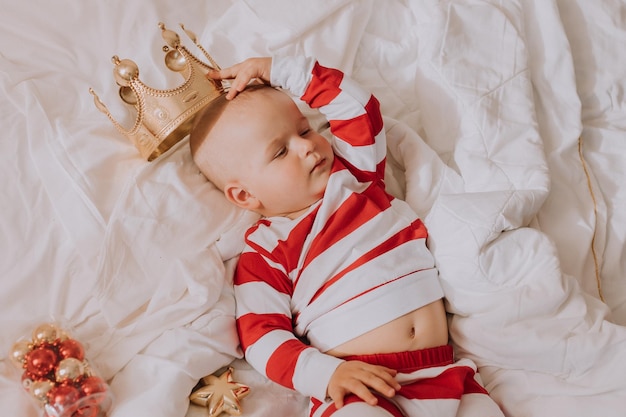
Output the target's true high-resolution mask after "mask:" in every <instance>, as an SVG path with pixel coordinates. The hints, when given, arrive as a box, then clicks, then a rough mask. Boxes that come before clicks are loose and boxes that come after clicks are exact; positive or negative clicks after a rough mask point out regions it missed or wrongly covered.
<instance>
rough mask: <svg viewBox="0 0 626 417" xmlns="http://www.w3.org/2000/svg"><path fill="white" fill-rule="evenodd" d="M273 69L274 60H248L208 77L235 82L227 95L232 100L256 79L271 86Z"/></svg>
mask: <svg viewBox="0 0 626 417" xmlns="http://www.w3.org/2000/svg"><path fill="white" fill-rule="evenodd" d="M271 67H272V58H248V59H246V60H245V61H243V62H240V63H239V64H235V65H233V66H232V67H228V68H224V69H222V70H219V71H217V70H212V71H209V73H208V74H207V76H208V77H210V78H213V79H215V80H233V81H231V83H230V90H229V91H228V94H226V98H227V99H228V100H232V99H233V98H235V96H236V95H237V94H239V93H240V92H242V91H243V90H244V88H246V86H247V85H248V83H249V82H250V81H251V80H253V79H255V78H257V79H259V80H261V81H262V82H263V83H265V84H269V82H270V69H271Z"/></svg>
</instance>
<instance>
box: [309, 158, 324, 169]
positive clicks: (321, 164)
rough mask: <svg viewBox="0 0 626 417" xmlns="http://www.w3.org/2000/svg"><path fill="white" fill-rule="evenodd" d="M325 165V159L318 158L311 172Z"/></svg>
mask: <svg viewBox="0 0 626 417" xmlns="http://www.w3.org/2000/svg"><path fill="white" fill-rule="evenodd" d="M325 163H326V158H320V159H319V161H317V162H316V163H315V165H314V166H313V168H312V169H311V172H314V171H316V170H317V169H318V168H321V167H322V166H324V164H325Z"/></svg>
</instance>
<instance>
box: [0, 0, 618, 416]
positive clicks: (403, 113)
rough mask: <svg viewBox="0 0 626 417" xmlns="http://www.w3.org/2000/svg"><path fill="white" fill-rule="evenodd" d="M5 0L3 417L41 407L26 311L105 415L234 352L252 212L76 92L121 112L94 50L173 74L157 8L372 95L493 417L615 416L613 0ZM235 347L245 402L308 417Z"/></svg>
mask: <svg viewBox="0 0 626 417" xmlns="http://www.w3.org/2000/svg"><path fill="white" fill-rule="evenodd" d="M5 3H7V4H4V5H3V13H2V14H1V15H0V21H1V22H2V25H0V35H1V36H0V96H1V97H2V99H0V120H1V126H2V128H3V129H2V136H1V139H0V146H1V149H2V152H0V158H1V160H2V162H1V163H0V173H1V174H2V178H3V181H2V183H1V185H0V194H1V198H0V205H1V207H2V214H3V215H2V216H1V217H0V231H1V233H0V239H1V242H2V249H3V256H2V257H0V273H1V274H2V288H1V290H2V291H0V305H2V309H1V313H0V324H1V326H2V329H3V331H2V334H1V335H0V359H1V360H0V405H2V407H3V412H5V413H6V414H7V415H23V416H28V417H30V416H36V415H38V414H39V413H38V411H37V410H36V408H35V406H34V403H33V402H32V401H31V400H30V399H29V398H28V396H27V395H25V394H24V393H23V392H21V391H23V390H22V388H21V387H20V386H19V384H16V380H19V372H17V370H15V369H13V367H12V365H11V364H10V363H9V361H8V360H7V354H6V352H8V350H9V349H10V346H11V344H12V343H13V342H14V341H15V340H16V339H17V338H18V337H21V336H23V335H27V334H28V333H29V332H30V331H31V329H32V327H33V326H34V325H36V324H37V323H39V322H41V321H46V320H50V319H56V320H60V321H61V322H62V323H63V324H65V325H67V326H68V327H70V328H71V329H72V330H73V334H74V336H75V337H76V338H77V339H79V340H81V341H83V342H84V343H85V345H86V351H87V352H86V353H87V357H88V358H90V360H91V361H93V362H94V364H95V365H96V367H97V368H98V369H99V370H100V371H101V372H102V374H103V375H104V376H105V377H106V378H108V379H109V381H110V383H111V387H112V389H113V391H114V394H115V398H116V400H115V403H114V404H115V407H114V409H113V410H112V413H111V416H112V417H120V416H135V415H148V414H158V415H167V416H183V415H185V413H187V414H188V415H189V416H196V415H204V414H205V413H206V410H202V409H201V408H198V407H193V408H192V409H191V410H190V411H188V410H187V407H188V401H187V395H188V393H189V390H190V389H191V387H192V386H193V385H194V384H195V382H196V381H197V379H198V378H200V377H201V376H204V375H206V374H208V373H212V372H214V371H216V370H217V369H219V368H221V367H223V366H225V365H227V364H229V363H231V361H232V360H233V358H235V357H237V356H238V355H240V352H239V351H238V349H237V345H236V340H235V339H234V338H233V335H234V333H233V332H232V326H231V319H232V296H231V294H230V290H229V277H230V272H231V271H232V267H233V266H234V259H233V260H231V261H228V262H227V263H226V264H224V263H223V260H225V259H231V258H234V257H236V255H237V253H238V251H239V250H240V245H241V242H240V240H239V239H238V236H239V233H240V231H241V230H245V226H246V225H247V224H249V223H250V222H251V221H252V219H253V217H251V216H249V215H247V214H244V213H242V212H240V211H238V210H235V209H233V208H232V207H230V206H228V205H227V204H226V202H225V201H224V200H223V198H222V197H221V195H220V194H219V192H217V191H216V190H215V189H214V188H213V187H212V186H210V185H209V184H207V183H206V182H205V181H204V179H203V178H202V177H201V176H200V174H199V173H198V171H197V170H195V169H194V167H193V164H192V163H191V160H190V158H189V155H188V152H187V150H186V144H185V143H181V144H180V145H179V146H178V147H177V148H176V149H175V150H173V151H172V152H170V153H168V154H167V155H166V156H165V157H164V158H162V159H160V160H159V161H157V162H156V163H152V164H147V163H145V162H144V161H142V160H141V159H140V158H139V157H138V156H137V153H136V151H135V150H134V148H133V147H132V145H130V144H128V143H127V142H126V139H124V138H123V137H121V136H120V135H119V134H118V133H117V132H116V131H115V129H114V128H113V127H112V126H111V125H110V124H109V122H108V120H107V119H106V117H105V116H104V115H102V114H100V113H99V112H98V111H97V110H96V109H95V107H94V106H93V100H92V97H91V95H89V93H88V88H89V87H90V86H91V87H93V88H94V89H95V90H96V92H97V93H98V94H99V95H100V97H101V99H102V101H103V102H105V103H106V104H107V106H108V107H109V109H110V110H111V111H112V112H113V114H114V115H115V116H116V117H117V118H118V119H119V120H120V121H122V122H123V123H125V125H128V124H130V122H131V117H130V116H128V113H127V112H126V109H125V107H124V106H123V105H122V104H121V103H120V102H119V99H118V97H117V94H118V93H117V91H116V88H115V84H114V80H113V76H112V74H111V69H112V65H111V64H110V61H109V58H110V56H112V55H114V54H118V55H119V56H120V57H121V58H131V59H133V60H135V61H136V62H137V64H138V65H139V68H140V73H141V78H142V79H143V80H144V81H145V82H146V83H148V84H150V85H152V86H155V87H157V88H167V87H171V86H173V85H175V84H177V83H180V77H179V76H178V75H177V74H173V73H168V72H167V71H166V70H165V69H164V68H165V67H164V65H163V63H162V60H163V52H162V51H161V46H162V45H163V41H162V40H161V37H160V34H159V32H160V31H159V28H158V26H157V22H159V21H163V22H164V23H165V24H166V25H167V26H168V27H169V28H172V29H177V30H178V27H177V24H178V23H179V22H181V23H184V24H185V27H186V28H187V29H190V30H192V31H194V32H195V33H196V34H197V35H198V39H199V41H200V43H201V44H202V45H203V46H205V47H206V48H207V49H208V50H209V51H210V52H211V53H212V55H213V57H214V58H215V59H216V61H217V62H218V63H219V64H220V65H221V66H222V67H226V66H229V65H231V64H233V63H235V62H238V61H240V60H241V59H244V58H247V57H249V56H258V55H267V54H281V53H282V54H290V53H294V54H308V55H313V56H316V57H317V58H318V59H319V60H320V62H321V63H322V64H324V65H327V66H336V67H339V68H341V69H342V70H343V71H345V72H346V73H349V74H351V75H352V77H353V78H355V79H356V80H358V81H359V82H360V83H362V84H363V85H364V86H365V87H366V88H367V89H369V90H370V91H372V92H373V93H374V94H375V95H376V96H377V97H378V98H379V100H380V102H381V107H382V110H383V113H384V114H385V115H386V116H387V119H386V122H387V132H388V140H389V151H390V152H389V157H388V160H389V163H388V172H387V182H388V183H389V185H390V187H391V189H392V190H393V192H394V194H396V195H398V196H403V197H406V200H407V201H408V202H409V203H410V204H411V205H412V207H413V208H414V209H415V210H416V211H417V212H418V214H419V215H420V216H421V217H423V218H424V219H426V222H427V226H428V227H429V229H430V233H431V238H430V243H431V247H432V249H433V252H434V253H435V256H436V258H437V262H438V265H439V267H440V269H441V279H442V282H443V283H444V286H445V288H446V295H447V298H448V308H449V310H450V311H451V312H452V313H455V314H454V315H453V316H452V318H451V322H450V324H451V327H450V328H451V334H452V337H453V341H454V343H455V345H456V346H457V348H458V351H459V353H460V354H461V355H465V356H469V357H471V358H472V359H473V360H474V361H475V362H476V363H478V364H479V366H481V369H480V371H481V375H482V379H483V381H484V382H485V385H486V387H487V388H488V389H489V390H490V391H491V394H492V396H493V397H494V398H495V399H496V400H497V401H498V402H499V403H500V404H501V405H502V407H503V409H504V411H505V413H506V414H507V416H539V415H545V414H547V413H548V414H551V415H555V416H583V415H590V414H593V415H600V414H601V415H603V416H615V417H618V416H621V414H622V409H623V404H625V403H626V398H625V397H626V396H625V394H624V389H625V388H624V382H623V377H622V375H623V374H624V369H623V367H624V365H623V364H624V363H626V361H625V360H624V359H625V358H624V357H623V356H624V355H625V353H624V352H626V349H624V347H625V346H624V343H625V342H624V340H625V338H626V336H625V335H624V328H623V327H621V326H619V325H615V324H612V323H611V322H610V321H608V320H607V318H610V320H611V321H612V322H615V323H620V324H624V323H626V286H624V285H623V280H624V276H623V275H624V271H625V270H626V263H625V262H626V256H625V254H624V250H625V249H624V248H625V246H624V241H625V240H626V236H625V234H626V217H625V216H626V214H625V212H624V210H623V207H624V201H625V199H626V198H625V196H626V188H625V187H624V184H626V170H625V167H626V160H625V159H626V149H625V142H624V137H625V135H624V130H625V129H626V126H625V125H624V120H626V117H625V116H626V115H625V113H626V110H625V105H624V100H625V99H624V91H625V85H624V83H625V82H626V81H625V80H626V77H625V75H626V74H624V71H626V69H625V67H624V65H623V63H624V62H626V56H625V54H626V48H624V41H625V40H626V29H625V28H624V24H623V15H624V10H625V6H624V4H623V2H621V1H620V0H599V1H593V2H589V1H584V0H517V1H509V2H498V1H491V0H479V1H472V2H467V1H461V0H446V1H435V0H411V1H408V2H405V1H388V2H384V6H381V3H379V2H374V1H372V0H360V1H347V0H325V1H323V2H306V1H297V2H284V1H280V0H272V1H268V0H264V1H260V0H248V1H235V0H216V1H211V2H202V1H199V0H193V1H189V2H185V4H184V6H182V5H180V4H178V3H176V4H174V3H172V2H167V1H150V2H148V1H137V2H121V1H117V0H116V1H113V2H106V3H105V2H102V3H93V2H90V3H85V2H70V1H62V2H45V1H43V0H37V1H34V2H29V3H28V4H26V3H23V4H22V3H9V2H5ZM178 31H179V32H180V33H181V38H182V40H183V42H184V43H185V44H186V45H191V42H189V41H188V40H187V39H186V38H185V35H184V34H183V33H182V31H180V30H178ZM307 114H311V115H312V116H313V117H315V126H316V127H318V128H319V129H324V121H323V120H320V119H319V117H318V115H316V114H315V113H314V112H308V111H307ZM579 138H582V142H579ZM579 143H582V151H583V156H584V158H585V161H586V166H585V165H583V163H582V162H581V159H580V155H579ZM585 168H587V170H586V171H585ZM589 185H591V187H592V190H593V195H592V194H591V193H590V190H589ZM592 245H593V250H592ZM594 255H595V256H594ZM596 270H597V274H598V277H599V283H600V284H601V287H602V288H601V290H602V294H603V295H604V298H605V300H606V302H607V305H603V304H602V303H601V302H599V301H598V298H599V291H598V280H597V279H596ZM232 363H233V364H234V365H235V368H236V369H235V377H236V378H237V379H239V380H241V381H242V382H244V383H248V384H250V385H251V386H252V387H253V391H252V392H253V393H254V395H250V396H249V397H247V398H246V399H244V400H243V402H242V406H243V408H244V411H245V415H247V416H251V417H254V416H265V415H278V416H279V417H280V416H285V417H286V416H294V415H297V413H298V411H299V410H301V411H302V413H303V414H302V415H305V413H306V411H305V410H306V404H307V402H306V400H304V399H302V398H301V397H298V396H297V395H295V394H294V393H293V392H290V391H286V390H284V389H282V388H280V387H277V386H275V385H274V384H271V383H268V382H267V381H265V380H264V379H262V378H261V377H260V376H259V375H258V374H256V373H255V372H254V371H252V370H251V369H250V368H249V367H248V366H247V364H245V362H243V361H241V360H235V361H234V362H232ZM203 413H204V414H203Z"/></svg>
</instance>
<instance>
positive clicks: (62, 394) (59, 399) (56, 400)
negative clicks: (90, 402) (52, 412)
mask: <svg viewBox="0 0 626 417" xmlns="http://www.w3.org/2000/svg"><path fill="white" fill-rule="evenodd" d="M79 398H80V391H78V388H76V387H74V386H72V385H67V384H61V385H57V386H55V387H54V388H52V389H51V390H50V391H49V392H48V404H50V405H51V406H53V407H55V408H56V409H59V410H66V409H70V408H74V407H76V403H77V402H78V400H79Z"/></svg>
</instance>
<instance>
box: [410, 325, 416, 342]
mask: <svg viewBox="0 0 626 417" xmlns="http://www.w3.org/2000/svg"><path fill="white" fill-rule="evenodd" d="M409 337H410V338H411V339H414V338H415V327H411V331H410V332H409Z"/></svg>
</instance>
